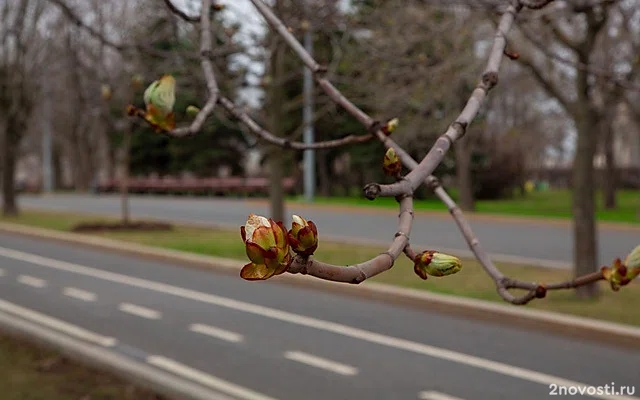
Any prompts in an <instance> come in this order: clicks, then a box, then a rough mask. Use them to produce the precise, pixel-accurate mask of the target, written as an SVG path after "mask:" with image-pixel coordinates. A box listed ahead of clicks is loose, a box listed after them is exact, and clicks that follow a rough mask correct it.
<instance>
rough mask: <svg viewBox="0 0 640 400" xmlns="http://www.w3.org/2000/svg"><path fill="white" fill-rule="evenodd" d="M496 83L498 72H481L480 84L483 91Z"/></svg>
mask: <svg viewBox="0 0 640 400" xmlns="http://www.w3.org/2000/svg"><path fill="white" fill-rule="evenodd" d="M497 84H498V73H497V72H496V71H488V72H485V73H484V74H482V85H483V86H484V90H485V91H487V92H488V91H489V90H491V89H493V87H494V86H495V85H497Z"/></svg>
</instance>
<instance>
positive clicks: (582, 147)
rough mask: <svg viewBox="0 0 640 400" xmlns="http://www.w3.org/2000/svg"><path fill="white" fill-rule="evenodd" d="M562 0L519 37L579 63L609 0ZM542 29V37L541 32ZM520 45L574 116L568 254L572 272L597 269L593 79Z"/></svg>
mask: <svg viewBox="0 0 640 400" xmlns="http://www.w3.org/2000/svg"><path fill="white" fill-rule="evenodd" d="M566 4H567V6H568V7H569V8H570V10H567V11H568V13H566V14H561V13H562V12H563V11H562V10H560V11H557V13H558V14H559V15H563V16H565V15H566V17H565V18H555V19H550V18H546V19H545V21H546V23H547V24H548V25H549V26H550V29H548V30H545V29H538V30H537V31H536V32H535V33H534V32H532V30H531V27H524V28H523V31H524V32H525V37H528V38H529V43H532V42H533V43H535V42H536V41H542V42H544V41H545V40H546V41H547V43H549V40H552V42H551V43H556V44H557V45H558V46H561V47H562V48H564V49H565V50H566V51H568V52H570V53H572V54H573V55H574V56H575V59H576V63H578V64H579V65H584V66H588V65H591V63H592V61H593V60H592V59H593V57H594V54H595V52H596V49H597V44H598V39H599V37H600V33H601V31H602V30H603V28H604V27H605V26H606V23H607V19H608V17H609V8H610V7H611V2H597V3H591V2H588V3H587V2H582V1H568V2H566ZM564 25H569V27H566V26H564ZM527 28H528V29H527ZM569 32H573V33H574V34H571V33H569ZM543 34H544V35H545V37H541V35H543ZM520 47H521V48H520V49H518V50H519V52H520V53H521V57H520V58H519V60H520V61H521V62H522V63H523V65H525V66H526V67H528V68H529V70H530V71H531V73H532V75H533V76H534V77H535V78H536V79H537V80H538V81H539V82H540V84H541V85H542V87H544V89H545V90H546V91H547V92H548V94H549V95H550V96H552V97H553V98H554V99H556V100H557V101H558V103H559V104H560V105H561V106H562V108H563V109H564V110H565V112H566V113H567V114H568V115H569V116H570V117H571V118H572V120H573V121H574V125H575V129H576V131H577V134H578V135H577V137H578V139H577V143H576V148H575V157H574V161H573V179H572V194H573V207H572V209H573V236H574V249H573V250H574V251H573V260H574V265H575V275H576V277H577V276H581V275H584V274H588V273H592V272H594V271H597V269H598V265H597V264H596V263H597V259H598V258H597V249H598V243H597V236H596V221H595V212H596V207H595V190H596V182H595V171H594V166H593V161H594V156H595V155H596V150H597V145H598V137H599V135H600V132H601V129H600V126H601V125H600V124H599V115H600V112H599V111H600V109H599V108H598V106H597V102H596V94H595V92H594V88H593V83H592V80H591V77H590V74H589V71H588V70H587V69H586V68H577V69H575V70H573V71H566V68H565V69H562V68H553V66H554V64H553V63H552V62H551V61H548V62H547V63H546V65H543V64H542V63H541V62H540V61H537V60H536V59H535V57H534V55H533V54H535V53H534V51H533V49H532V48H531V46H530V47H528V48H524V47H522V46H520ZM577 293H578V295H579V296H581V297H585V298H588V297H595V296H596V295H597V294H598V286H597V285H595V284H590V285H584V286H581V287H579V288H578V289H577Z"/></svg>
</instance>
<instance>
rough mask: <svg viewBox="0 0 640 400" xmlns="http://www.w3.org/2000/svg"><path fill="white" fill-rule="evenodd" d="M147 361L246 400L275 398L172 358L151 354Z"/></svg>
mask: <svg viewBox="0 0 640 400" xmlns="http://www.w3.org/2000/svg"><path fill="white" fill-rule="evenodd" d="M147 363H149V364H151V365H153V366H155V367H158V368H162V369H164V370H165V371H168V372H171V373H174V374H176V375H180V376H182V377H184V378H187V379H191V380H193V381H195V382H198V383H199V384H201V385H204V386H207V387H209V388H211V389H215V390H219V391H221V392H224V393H227V394H230V395H232V396H236V397H238V398H241V399H244V400H275V399H274V398H272V397H268V396H266V395H264V394H262V393H258V392H255V391H253V390H251V389H247V388H245V387H242V386H239V385H236V384H234V383H231V382H228V381H225V380H223V379H220V378H218V377H215V376H213V375H210V374H207V373H205V372H202V371H200V370H197V369H194V368H191V367H189V366H187V365H184V364H181V363H179V362H177V361H174V360H172V359H170V358H166V357H163V356H157V355H156V356H150V357H148V358H147Z"/></svg>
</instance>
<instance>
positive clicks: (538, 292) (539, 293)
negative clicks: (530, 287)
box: [536, 285, 547, 299]
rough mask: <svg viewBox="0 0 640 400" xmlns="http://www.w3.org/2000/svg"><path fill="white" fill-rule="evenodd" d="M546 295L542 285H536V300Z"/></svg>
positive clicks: (545, 289)
mask: <svg viewBox="0 0 640 400" xmlns="http://www.w3.org/2000/svg"><path fill="white" fill-rule="evenodd" d="M546 295H547V288H546V287H544V286H543V285H538V287H537V288H536V298H538V299H542V298H544V297H545V296H546Z"/></svg>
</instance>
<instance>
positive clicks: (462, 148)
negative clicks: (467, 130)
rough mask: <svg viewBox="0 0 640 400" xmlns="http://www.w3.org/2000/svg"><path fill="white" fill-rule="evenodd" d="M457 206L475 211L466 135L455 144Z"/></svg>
mask: <svg viewBox="0 0 640 400" xmlns="http://www.w3.org/2000/svg"><path fill="white" fill-rule="evenodd" d="M455 157H456V180H457V183H458V197H459V198H458V205H459V206H460V208H461V209H462V210H464V211H475V202H474V198H473V197H474V196H473V180H472V178H471V143H470V142H469V137H468V136H467V135H465V136H463V137H462V138H460V139H459V140H458V141H457V142H456V143H455Z"/></svg>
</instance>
